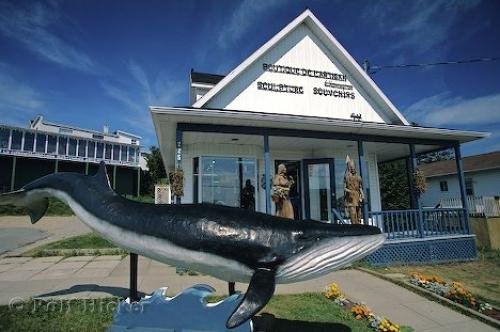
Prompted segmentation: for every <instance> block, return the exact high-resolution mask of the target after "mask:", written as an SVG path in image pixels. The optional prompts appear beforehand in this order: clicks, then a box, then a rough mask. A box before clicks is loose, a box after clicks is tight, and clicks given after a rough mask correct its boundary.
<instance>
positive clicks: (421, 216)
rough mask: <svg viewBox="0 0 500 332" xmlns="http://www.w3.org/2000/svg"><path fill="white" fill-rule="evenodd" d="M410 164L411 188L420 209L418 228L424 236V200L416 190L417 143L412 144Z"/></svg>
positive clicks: (421, 235)
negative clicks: (422, 200)
mask: <svg viewBox="0 0 500 332" xmlns="http://www.w3.org/2000/svg"><path fill="white" fill-rule="evenodd" d="M410 160H411V162H410V164H411V177H410V179H411V181H410V182H411V183H412V184H411V188H412V189H413V197H414V199H415V203H416V205H417V206H416V207H417V209H418V219H417V228H418V233H419V235H420V237H424V220H423V219H424V214H423V213H422V202H421V201H420V194H419V193H417V192H416V191H415V186H414V183H415V171H416V170H417V155H416V153H415V144H410Z"/></svg>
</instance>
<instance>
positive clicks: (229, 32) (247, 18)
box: [217, 0, 286, 48]
mask: <svg viewBox="0 0 500 332" xmlns="http://www.w3.org/2000/svg"><path fill="white" fill-rule="evenodd" d="M285 2H286V0H265V1H260V0H243V1H241V3H240V5H239V6H238V7H237V8H236V10H235V11H234V12H233V14H232V15H231V17H230V18H229V20H228V23H227V24H225V25H223V26H222V29H221V32H220V33H219V36H218V38H217V44H218V45H219V47H221V48H227V47H229V46H230V45H231V44H232V43H233V42H235V41H236V40H238V39H239V38H241V36H243V35H245V34H247V30H248V29H249V28H250V27H252V26H254V25H255V24H256V23H255V21H256V19H258V17H259V16H262V15H263V14H264V13H266V12H267V11H269V10H270V9H273V8H275V7H278V6H279V5H283V4H284V3H285Z"/></svg>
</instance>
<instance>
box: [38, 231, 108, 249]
mask: <svg viewBox="0 0 500 332" xmlns="http://www.w3.org/2000/svg"><path fill="white" fill-rule="evenodd" d="M43 248H44V249H101V248H117V247H116V246H115V245H114V244H112V243H111V242H109V241H108V240H105V239H103V238H102V237H100V236H99V235H97V234H95V233H88V234H83V235H78V236H73V237H70V238H68V239H64V240H61V241H56V242H52V243H49V244H46V245H44V246H43Z"/></svg>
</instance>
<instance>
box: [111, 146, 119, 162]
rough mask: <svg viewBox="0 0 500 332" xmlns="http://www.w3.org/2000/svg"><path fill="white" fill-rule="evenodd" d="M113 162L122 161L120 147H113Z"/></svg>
mask: <svg viewBox="0 0 500 332" xmlns="http://www.w3.org/2000/svg"><path fill="white" fill-rule="evenodd" d="M113 160H120V146H119V145H113Z"/></svg>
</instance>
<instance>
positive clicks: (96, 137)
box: [92, 134, 104, 139]
mask: <svg viewBox="0 0 500 332" xmlns="http://www.w3.org/2000/svg"><path fill="white" fill-rule="evenodd" d="M92 137H93V138H95V139H104V135H100V134H92Z"/></svg>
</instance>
